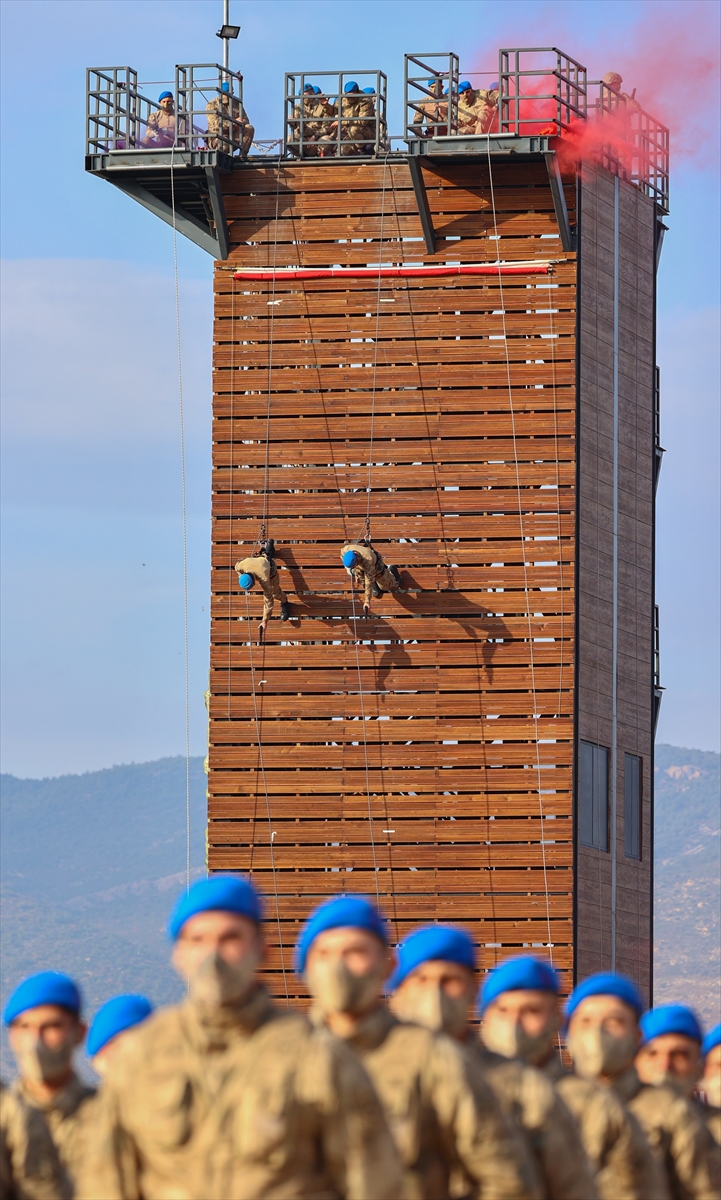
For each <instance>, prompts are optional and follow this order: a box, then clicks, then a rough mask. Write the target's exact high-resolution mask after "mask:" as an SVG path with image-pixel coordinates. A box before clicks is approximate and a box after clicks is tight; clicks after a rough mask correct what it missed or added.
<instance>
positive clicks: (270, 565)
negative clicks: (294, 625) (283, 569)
mask: <svg viewBox="0 0 721 1200" xmlns="http://www.w3.org/2000/svg"><path fill="white" fill-rule="evenodd" d="M235 570H236V571H237V572H238V577H239V578H238V583H239V585H240V587H241V588H242V589H243V591H245V592H249V591H250V589H251V588H253V587H255V584H256V583H259V584H260V586H261V589H262V592H263V616H262V619H261V622H260V636H261V638H262V637H263V633H264V632H265V627H266V625H267V624H268V621H269V620H270V618H271V616H272V615H273V607H274V604H275V601H276V600H280V619H281V621H288V620H289V619H290V604H289V602H288V597H287V596H286V594H285V592H284V591H283V589H282V587H281V586H280V582H279V580H278V568H277V567H276V565H275V542H274V541H273V539H272V538H269V539H268V541H267V542H263V543H262V545H261V550H260V554H257V555H254V556H253V557H252V558H241V560H240V562H237V563H236V564H235Z"/></svg>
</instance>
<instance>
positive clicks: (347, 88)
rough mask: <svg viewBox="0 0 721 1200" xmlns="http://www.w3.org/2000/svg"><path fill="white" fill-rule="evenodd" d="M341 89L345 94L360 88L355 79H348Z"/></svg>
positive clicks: (357, 90)
mask: <svg viewBox="0 0 721 1200" xmlns="http://www.w3.org/2000/svg"><path fill="white" fill-rule="evenodd" d="M343 91H344V92H345V93H346V95H348V94H349V93H350V92H359V91H360V88H359V87H358V84H357V83H356V81H355V79H350V80H349V81H348V83H347V84H346V85H345V87H344V88H343Z"/></svg>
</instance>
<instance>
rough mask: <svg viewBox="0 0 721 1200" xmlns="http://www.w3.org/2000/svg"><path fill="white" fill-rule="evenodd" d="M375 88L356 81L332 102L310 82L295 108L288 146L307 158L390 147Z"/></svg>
mask: <svg viewBox="0 0 721 1200" xmlns="http://www.w3.org/2000/svg"><path fill="white" fill-rule="evenodd" d="M377 98H378V97H377V94H376V91H375V88H372V87H366V88H362V89H361V88H360V87H359V85H358V84H357V83H356V81H355V80H354V79H351V80H349V82H348V83H346V84H345V86H344V88H343V94H342V95H340V96H337V97H335V98H334V99H335V101H336V102H335V103H333V102H332V101H331V100H330V99H329V98H328V96H326V95H325V94H324V93H323V92H322V91H321V89H320V88H319V87H317V86H316V85H314V84H312V83H307V84H306V85H305V86H304V88H303V95H302V96H301V97H300V99H299V101H298V103H297V104H295V105H294V106H293V115H292V117H291V119H290V137H289V139H288V142H289V145H290V146H291V147H292V146H294V145H298V146H300V147H301V149H302V154H303V157H304V158H330V157H334V156H337V155H338V154H340V155H341V157H343V158H347V157H353V156H357V155H370V154H374V153H375V151H376V147H377V146H379V147H380V148H383V147H384V146H386V144H387V130H386V127H385V122H384V121H383V120H382V119H381V120H380V122H379V121H378V117H377V113H376V100H377Z"/></svg>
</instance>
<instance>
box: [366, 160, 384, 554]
mask: <svg viewBox="0 0 721 1200" xmlns="http://www.w3.org/2000/svg"><path fill="white" fill-rule="evenodd" d="M387 171H388V155H387V154H386V156H385V158H384V159H383V183H382V187H381V225H380V237H379V242H378V285H377V288H376V327H375V337H374V339H373V384H372V392H371V427H370V437H369V443H368V483H367V484H366V493H367V499H366V519H365V526H364V530H363V534H362V535H361V536H362V538H364V540H365V541H368V542H369V541H370V540H371V480H372V476H373V438H374V434H375V419H376V381H377V377H378V334H379V330H380V319H381V278H382V276H381V271H382V269H383V228H384V224H385V216H386V173H387Z"/></svg>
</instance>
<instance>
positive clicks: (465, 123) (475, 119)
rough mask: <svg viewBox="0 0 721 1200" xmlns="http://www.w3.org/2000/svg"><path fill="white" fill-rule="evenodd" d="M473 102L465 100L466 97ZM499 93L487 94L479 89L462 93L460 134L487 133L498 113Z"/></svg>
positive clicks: (459, 118) (459, 119)
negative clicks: (471, 97)
mask: <svg viewBox="0 0 721 1200" xmlns="http://www.w3.org/2000/svg"><path fill="white" fill-rule="evenodd" d="M471 95H472V96H473V100H470V99H468V100H465V99H464V97H465V96H469V97H470V96H471ZM497 101H498V92H487V91H484V89H483V88H478V89H477V90H476V91H475V92H473V93H471V92H470V91H465V92H461V94H460V95H459V97H458V132H459V134H465V135H466V136H469V135H473V134H479V133H486V132H487V131H488V130H489V129H490V126H491V123H492V121H493V118H494V116H495V112H496V103H497Z"/></svg>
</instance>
